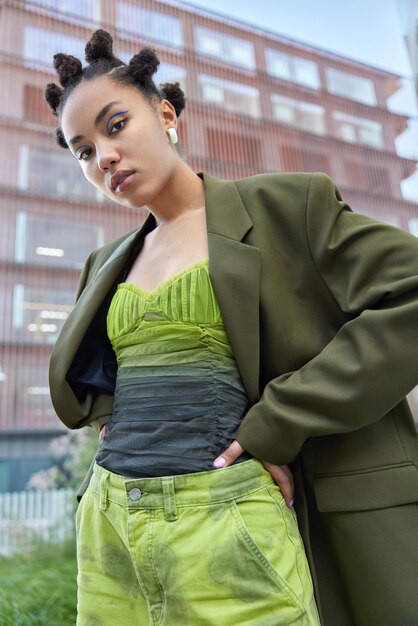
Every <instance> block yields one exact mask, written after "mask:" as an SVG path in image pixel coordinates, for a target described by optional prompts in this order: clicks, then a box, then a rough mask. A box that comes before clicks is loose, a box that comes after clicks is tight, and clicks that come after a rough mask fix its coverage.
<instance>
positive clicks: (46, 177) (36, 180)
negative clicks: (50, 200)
mask: <svg viewBox="0 0 418 626" xmlns="http://www.w3.org/2000/svg"><path fill="white" fill-rule="evenodd" d="M19 188H20V189H23V190H30V191H32V192H35V193H40V194H43V195H51V196H60V197H62V198H65V199H70V200H82V201H83V202H89V201H90V202H91V201H97V200H101V199H102V194H101V193H100V192H99V191H97V190H96V188H95V187H93V185H92V184H91V183H89V182H88V181H87V180H86V179H85V178H84V176H83V175H82V173H81V170H80V165H79V164H78V162H77V160H76V159H75V158H74V156H73V155H72V154H71V153H70V151H69V150H63V149H62V148H54V147H53V146H51V148H50V149H47V150H41V149H39V148H32V147H29V146H27V145H23V146H21V147H20V159H19Z"/></svg>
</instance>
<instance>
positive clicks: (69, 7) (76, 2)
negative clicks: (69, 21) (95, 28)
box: [26, 0, 100, 20]
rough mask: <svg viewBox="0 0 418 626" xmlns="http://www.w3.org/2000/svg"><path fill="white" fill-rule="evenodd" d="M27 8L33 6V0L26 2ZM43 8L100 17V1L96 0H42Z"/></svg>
mask: <svg viewBox="0 0 418 626" xmlns="http://www.w3.org/2000/svg"><path fill="white" fill-rule="evenodd" d="M26 5H27V8H28V9H31V8H33V4H32V2H26ZM42 9H52V10H53V11H55V12H56V13H67V14H69V15H77V16H80V17H85V18H87V19H93V20H98V19H99V18H100V10H99V9H100V3H99V2H97V1H96V0H42Z"/></svg>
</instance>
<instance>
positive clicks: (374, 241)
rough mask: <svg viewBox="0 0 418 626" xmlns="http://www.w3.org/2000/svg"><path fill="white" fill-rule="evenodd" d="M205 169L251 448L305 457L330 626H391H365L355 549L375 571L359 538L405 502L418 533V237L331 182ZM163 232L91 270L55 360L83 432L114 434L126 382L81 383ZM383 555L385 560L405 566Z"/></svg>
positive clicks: (53, 381) (150, 223)
mask: <svg viewBox="0 0 418 626" xmlns="http://www.w3.org/2000/svg"><path fill="white" fill-rule="evenodd" d="M201 176H202V178H203V180H204V185H205V198H206V213H207V229H208V245H209V271H210V276H211V280H212V282H213V286H214V289H215V293H216V295H217V298H218V301H219V305H220V308H221V311H222V315H223V319H224V323H225V327H226V330H227V333H228V336H229V339H230V342H231V345H232V348H233V351H234V354H235V358H236V361H237V364H238V368H239V371H240V373H241V377H242V380H243V383H244V385H245V388H246V390H247V393H248V398H249V404H250V407H249V409H248V412H247V413H246V415H245V416H244V418H243V421H242V424H241V426H240V428H239V430H238V434H237V439H238V440H239V442H240V443H241V444H242V445H243V446H244V448H246V449H247V450H249V451H250V452H251V453H252V454H253V455H254V456H255V457H257V458H260V459H262V460H267V461H271V462H273V463H278V464H282V463H292V464H293V465H292V468H293V471H294V473H295V479H296V502H297V513H298V520H299V525H300V529H301V532H302V535H303V538H304V541H305V546H306V551H307V554H308V558H309V561H310V565H311V569H312V574H313V578H314V583H315V586H316V592H317V598H318V602H319V605H320V609H321V615H322V619H323V622H324V624H327V625H328V624H329V626H349V625H351V626H353V625H354V624H356V625H357V624H363V623H364V624H365V626H374V624H375V623H376V625H377V624H378V625H379V626H382V625H383V624H386V622H384V621H379V622H377V621H376V622H374V621H373V620H372V619H371V618H367V620H368V621H367V623H366V621H364V622H362V621H361V619H363V618H359V617H358V615H360V614H361V615H366V614H367V611H366V609H364V608H362V607H363V605H364V603H365V602H366V597H364V598H363V595H364V594H363V595H362V591H361V589H362V587H363V585H362V584H361V582H360V583H359V581H358V580H357V578H356V580H355V582H353V580H352V578H353V576H352V574H351V573H350V572H352V568H353V566H354V565H353V561H354V554H355V555H356V556H355V564H356V570H357V569H358V571H359V574H358V575H359V576H360V578H361V570H362V568H363V569H364V568H365V567H366V565H365V563H366V561H365V562H364V563H362V562H361V558H360V556H361V555H359V553H356V550H355V548H353V545H354V544H353V545H351V544H350V537H352V538H353V541H355V540H356V538H358V535H359V533H364V532H365V531H364V528H365V527H368V526H367V525H369V526H370V524H372V525H373V524H375V523H376V521H375V519H376V518H375V517H371V515H370V514H371V512H379V514H381V512H382V511H387V510H393V507H395V508H396V509H397V510H398V509H399V510H401V509H402V510H403V511H405V510H406V509H407V508H408V507H407V506H406V505H413V506H414V507H415V511H416V512H417V515H416V518H415V519H416V522H417V527H418V511H417V508H416V505H415V503H417V502H418V471H417V461H418V438H417V430H416V427H415V424H414V421H413V419H412V416H411V413H410V411H409V409H408V406H407V403H406V401H405V399H404V398H405V396H406V394H407V393H408V392H409V391H410V390H411V389H412V388H413V387H414V386H415V385H416V384H417V383H418V239H417V238H415V237H414V236H412V235H411V234H408V233H406V232H404V231H402V230H400V229H397V228H394V227H391V226H389V225H386V224H382V223H379V222H376V221H374V220H373V219H370V218H369V217H365V216H363V215H359V214H355V213H353V212H352V211H351V209H350V208H349V207H348V206H347V205H346V204H345V203H344V202H343V201H342V199H341V196H340V194H339V192H338V190H337V189H336V187H335V185H334V183H333V182H332V181H331V180H330V179H329V178H328V177H327V176H326V175H324V174H313V175H312V174H263V175H258V176H254V177H251V178H247V179H243V180H238V181H222V180H218V179H216V178H213V177H211V176H209V175H207V174H204V175H201ZM154 225H155V222H154V218H153V216H152V215H150V216H149V217H148V219H147V220H146V222H145V224H144V226H143V227H142V228H141V229H140V230H138V231H135V232H133V233H130V234H128V235H126V236H124V237H122V238H121V239H119V240H117V241H115V242H113V243H110V244H108V245H106V246H104V247H103V248H101V249H99V250H97V251H95V252H94V253H92V255H91V256H90V257H89V259H88V261H87V263H86V266H85V268H84V271H83V273H82V276H81V280H80V287H79V293H78V300H77V304H76V306H75V308H74V310H73V311H72V313H71V314H70V316H69V318H68V320H67V321H66V323H65V325H64V327H63V329H62V332H61V334H60V337H59V339H58V341H57V343H56V345H55V347H54V350H53V353H52V358H51V369H50V386H51V397H52V401H53V404H54V406H55V409H56V412H57V414H58V416H59V417H60V419H61V420H62V421H63V422H64V423H65V424H66V425H67V426H68V427H69V428H79V427H81V426H84V425H87V424H94V425H95V426H96V427H97V428H99V427H100V425H101V424H103V423H105V422H106V421H107V419H108V418H109V416H110V414H111V412H112V395H111V384H110V383H109V389H107V392H106V385H104V386H103V389H105V391H101V390H100V385H98V386H91V387H89V385H88V384H87V385H84V388H82V386H81V387H79V388H77V372H79V371H80V370H82V369H83V363H87V362H89V360H91V357H92V355H93V354H95V351H96V350H100V349H101V347H102V346H103V345H104V344H106V343H108V340H107V336H106V329H105V317H106V310H107V307H108V304H109V299H110V297H111V295H112V293H113V291H114V289H115V286H116V284H117V282H118V280H120V277H121V272H122V271H123V269H124V268H125V267H126V264H127V261H128V258H129V255H130V253H131V251H132V249H133V247H134V246H136V250H139V249H140V247H141V242H142V241H143V239H144V237H145V234H146V233H147V232H149V231H150V230H151V229H152V228H153V227H154ZM105 370H106V368H104V371H105ZM70 371H71V375H69V372H70ZM104 377H105V378H106V372H105V374H104ZM81 378H82V376H81ZM77 389H78V391H77ZM80 389H81V391H80ZM75 390H76V391H75ZM359 512H362V513H364V515H363V516H362V518H361V519H362V520H369V521H368V522H365V521H363V522H361V523H360V522H359V521H358V519H359V518H358V515H359ZM344 520H348V521H345V522H344ZM372 520H373V521H372ZM399 523H400V524H401V525H402V523H403V522H399ZM364 525H366V526H364ZM410 528H411V526H410V525H409V529H410ZM399 531H400V532H403V531H402V528H400V529H399ZM405 532H407V530H406V529H405ZM409 532H410V530H409ZM366 534H367V533H366ZM415 540H416V543H417V545H418V537H416V538H415ZM411 541H413V539H412V538H411ZM369 543H370V542H369ZM384 543H385V545H386V544H387V543H389V544H390V542H388V541H386V540H385V542H384ZM363 552H366V551H363ZM363 552H361V554H363ZM381 552H382V548H381V546H379V547H376V548H375V550H374V553H375V554H374V555H373V558H374V559H375V560H376V563H377V565H375V566H374V567H378V564H379V562H380V560H381V561H382V567H387V563H388V562H392V561H393V554H390V553H388V554H387V555H386V556H385V557H384V558H382V554H381ZM369 558H370V554H369ZM403 560H405V559H403ZM367 562H369V561H367ZM393 567H395V568H396V565H393ZM408 567H409V566H408V564H407V565H406V566H405V567H404V568H403V570H402V577H403V578H404V577H405V575H407V576H408V575H409V574H408V572H411V576H413V574H412V572H413V570H412V569H408ZM412 567H413V566H412V565H411V568H412ZM395 575H396V574H395ZM368 595H369V598H368V600H367V601H370V592H368ZM416 595H417V596H418V593H417V594H416ZM404 602H405V601H404ZM416 602H417V603H418V601H416ZM383 606H384V607H386V608H385V610H386V611H387V610H388V607H387V606H386V605H385V602H383ZM408 610H409V609H408ZM410 610H411V611H412V610H415V609H414V608H412V609H410ZM365 611H366V612H365ZM417 615H418V605H417ZM364 619H366V618H364ZM376 619H377V618H376ZM387 623H388V624H390V622H387ZM399 623H400V622H399ZM405 623H406V622H405ZM411 624H412V622H411ZM394 626H395V622H394Z"/></svg>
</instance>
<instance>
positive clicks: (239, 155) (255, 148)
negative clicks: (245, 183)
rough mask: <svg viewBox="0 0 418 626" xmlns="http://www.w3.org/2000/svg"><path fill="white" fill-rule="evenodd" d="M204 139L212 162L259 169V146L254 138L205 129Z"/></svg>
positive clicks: (258, 142)
mask: <svg viewBox="0 0 418 626" xmlns="http://www.w3.org/2000/svg"><path fill="white" fill-rule="evenodd" d="M206 139H207V146H208V152H209V155H210V157H211V158H212V159H213V160H214V161H223V162H225V163H236V164H239V165H250V166H251V167H255V168H261V144H260V141H259V140H258V139H256V138H255V137H250V136H245V135H243V134H238V133H231V132H229V131H225V130H220V129H216V128H207V129H206Z"/></svg>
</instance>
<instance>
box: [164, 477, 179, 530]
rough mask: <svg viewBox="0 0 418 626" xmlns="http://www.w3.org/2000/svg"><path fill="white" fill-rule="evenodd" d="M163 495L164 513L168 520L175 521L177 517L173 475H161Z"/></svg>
mask: <svg viewBox="0 0 418 626" xmlns="http://www.w3.org/2000/svg"><path fill="white" fill-rule="evenodd" d="M161 480H162V485H163V497H164V513H165V519H166V520H167V521H168V522H175V521H176V519H177V509H176V496H175V492H174V478H173V476H163V478H162V479H161Z"/></svg>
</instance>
